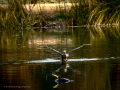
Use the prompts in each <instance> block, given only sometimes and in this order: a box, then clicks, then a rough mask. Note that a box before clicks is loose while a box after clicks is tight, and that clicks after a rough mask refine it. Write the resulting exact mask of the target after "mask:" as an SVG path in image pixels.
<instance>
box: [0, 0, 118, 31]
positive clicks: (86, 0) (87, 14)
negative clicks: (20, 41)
mask: <svg viewBox="0 0 120 90" xmlns="http://www.w3.org/2000/svg"><path fill="white" fill-rule="evenodd" d="M41 1H43V2H45V1H46V0H41ZM41 1H39V0H30V1H29V0H5V2H7V5H6V6H4V7H3V6H1V5H0V22H1V23H0V29H15V28H17V29H18V28H20V29H21V28H26V27H32V26H35V27H44V26H46V25H47V24H48V22H49V21H52V22H55V21H59V19H61V20H62V22H64V23H65V24H64V25H65V26H68V25H69V26H71V25H73V26H79V25H86V24H88V23H89V24H95V25H101V24H104V25H109V24H119V22H120V4H119V1H118V0H115V2H113V0H109V1H108V0H104V2H103V1H102V0H94V1H92V0H56V2H58V3H59V4H60V3H61V2H63V1H64V7H61V6H59V7H58V9H57V8H56V11H55V12H54V14H53V15H49V13H47V12H45V11H44V12H42V10H41V8H40V10H39V12H38V13H34V12H32V10H31V9H32V8H31V7H30V8H29V9H30V10H29V11H28V10H27V8H26V5H25V4H28V5H31V4H30V3H33V4H34V5H33V7H34V6H35V5H36V3H41ZM65 1H69V2H71V7H70V8H69V9H68V8H67V4H66V3H65ZM105 1H106V2H105ZM91 11H92V12H91Z"/></svg>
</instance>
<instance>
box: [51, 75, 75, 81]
mask: <svg viewBox="0 0 120 90" xmlns="http://www.w3.org/2000/svg"><path fill="white" fill-rule="evenodd" d="M52 75H53V76H55V77H57V79H56V80H55V82H56V83H69V82H72V81H73V80H69V79H67V78H61V76H60V75H55V74H52Z"/></svg>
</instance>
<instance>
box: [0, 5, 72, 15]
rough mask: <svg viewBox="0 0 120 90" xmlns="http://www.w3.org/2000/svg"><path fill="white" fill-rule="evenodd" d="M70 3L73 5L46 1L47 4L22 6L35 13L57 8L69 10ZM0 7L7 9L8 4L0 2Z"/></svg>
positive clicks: (51, 10)
mask: <svg viewBox="0 0 120 90" xmlns="http://www.w3.org/2000/svg"><path fill="white" fill-rule="evenodd" d="M72 5H73V4H72V3H47V4H26V5H23V6H24V8H25V9H27V11H28V12H29V11H32V12H33V13H37V12H40V11H45V12H49V13H52V12H54V11H56V10H59V8H61V9H66V10H69V9H70V8H71V6H72ZM0 7H2V8H4V9H8V8H7V7H8V5H5V4H0Z"/></svg>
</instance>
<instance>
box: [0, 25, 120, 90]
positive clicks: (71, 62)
mask: <svg viewBox="0 0 120 90" xmlns="http://www.w3.org/2000/svg"><path fill="white" fill-rule="evenodd" d="M119 41H120V29H119V28H118V27H112V28H110V27H102V28H91V27H90V28H85V27H83V28H69V29H65V30H61V29H50V30H45V29H35V30H22V31H17V30H16V31H15V30H13V31H7V30H6V31H0V83H1V86H0V87H1V88H2V89H18V88H21V89H26V90H33V89H36V90H37V89H42V90H52V89H53V86H55V85H56V84H57V83H56V82H55V80H56V77H54V76H53V75H61V77H62V78H67V79H69V80H73V81H72V82H69V83H63V84H57V85H56V86H55V87H56V88H58V89H62V90H73V89H74V90H88V89H89V90H98V89H100V90H118V89H119V88H120V79H119V78H120V56H119V53H120V42H119ZM85 43H87V44H88V43H90V44H92V45H90V46H85V47H82V48H80V49H78V50H75V51H74V52H72V53H71V55H70V57H69V59H68V61H67V62H68V63H66V64H62V62H61V56H60V55H59V54H58V53H56V52H53V51H51V50H50V49H49V48H47V47H46V44H47V45H49V46H50V47H51V48H54V49H56V50H58V51H60V52H62V51H63V50H64V49H65V50H66V51H71V50H73V49H74V48H76V47H79V46H81V45H83V44H85Z"/></svg>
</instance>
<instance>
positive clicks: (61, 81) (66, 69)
mask: <svg viewBox="0 0 120 90" xmlns="http://www.w3.org/2000/svg"><path fill="white" fill-rule="evenodd" d="M68 68H69V69H70V70H72V71H73V72H77V73H78V74H81V72H80V71H79V70H76V69H73V68H71V67H70V65H69V64H68V63H67V61H66V63H62V66H61V67H60V68H58V69H57V70H55V71H54V72H53V74H52V75H53V76H55V77H57V79H56V80H55V82H56V83H57V85H55V86H54V87H53V88H57V87H58V86H60V85H61V84H63V83H69V82H73V81H74V80H69V79H68V78H61V76H60V75H56V73H58V72H60V70H61V69H64V72H65V73H67V71H68Z"/></svg>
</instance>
